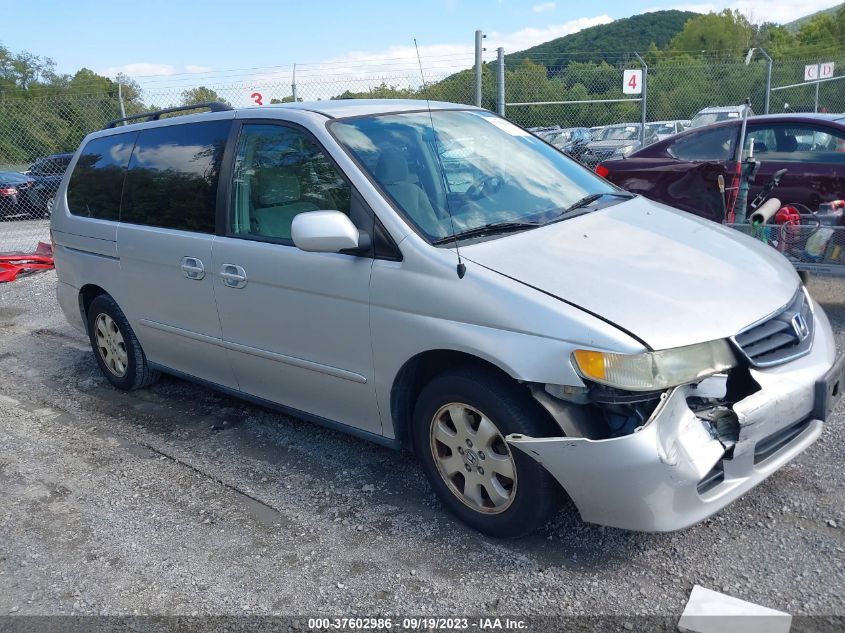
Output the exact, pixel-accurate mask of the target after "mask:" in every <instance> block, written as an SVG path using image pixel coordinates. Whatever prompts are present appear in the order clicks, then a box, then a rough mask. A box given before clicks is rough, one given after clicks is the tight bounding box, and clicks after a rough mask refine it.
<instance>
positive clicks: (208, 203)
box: [120, 120, 231, 233]
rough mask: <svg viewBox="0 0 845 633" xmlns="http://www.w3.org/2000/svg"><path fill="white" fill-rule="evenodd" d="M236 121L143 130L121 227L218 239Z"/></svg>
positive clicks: (129, 176) (134, 154)
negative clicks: (222, 182) (220, 196)
mask: <svg viewBox="0 0 845 633" xmlns="http://www.w3.org/2000/svg"><path fill="white" fill-rule="evenodd" d="M230 127H231V121H228V120H227V121H207V122H203V123H186V124H182V125H169V126H166V127H158V128H151V129H147V130H142V131H141V132H140V134H139V135H138V142H137V143H136V145H135V151H134V152H132V159H131V160H130V161H129V171H128V172H127V175H126V190H125V192H124V195H123V209H122V212H121V216H120V220H121V222H128V223H131V224H145V225H148V226H160V227H163V228H168V229H179V230H182V231H194V232H197V233H214V223H215V215H216V208H217V183H218V181H219V179H220V164H221V162H222V160H223V150H224V148H225V147H226V138H227V136H228V135H229V128H230Z"/></svg>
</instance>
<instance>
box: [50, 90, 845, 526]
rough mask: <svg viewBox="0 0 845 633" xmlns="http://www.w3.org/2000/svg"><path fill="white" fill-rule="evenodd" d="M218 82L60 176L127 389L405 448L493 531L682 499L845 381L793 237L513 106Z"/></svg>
mask: <svg viewBox="0 0 845 633" xmlns="http://www.w3.org/2000/svg"><path fill="white" fill-rule="evenodd" d="M210 109H211V110H212V111H211V112H206V113H201V114H185V115H183V116H175V117H171V118H161V115H162V114H163V113H162V112H153V113H149V114H147V115H137V116H135V117H130V118H129V119H127V120H120V121H117V122H115V123H114V124H112V125H110V126H109V127H108V128H107V129H104V130H101V131H99V132H95V133H93V134H90V135H88V136H87V137H86V138H85V140H84V141H83V143H82V145H81V147H80V148H79V150H78V151H77V152H76V154H75V155H74V158H73V160H72V162H71V165H70V168H69V170H68V172H67V173H66V174H65V176H64V179H63V181H62V183H61V186H60V188H59V191H58V194H57V197H56V201H55V207H54V211H53V215H52V234H53V239H54V241H55V244H56V248H55V261H56V269H57V271H58V278H59V284H58V300H59V303H60V305H61V307H62V309H63V311H64V313H65V315H66V316H67V318H68V320H69V321H70V322H71V323H72V324H74V325H75V326H76V327H78V328H79V329H80V330H81V331H83V332H86V333H87V335H88V336H89V338H90V341H91V345H92V348H93V351H94V358H95V359H96V362H97V363H98V365H99V367H100V369H101V370H102V372H103V373H104V374H105V376H106V378H107V379H108V380H109V381H110V382H111V384H112V385H114V386H115V387H117V388H119V389H125V390H132V389H138V388H141V387H146V386H148V385H150V384H151V383H152V382H153V381H154V380H155V379H156V377H157V376H158V375H159V372H167V373H169V374H173V375H175V376H180V377H183V378H186V379H189V380H194V381H197V382H199V383H203V384H206V385H210V386H212V387H214V388H216V389H219V390H221V391H223V392H226V393H229V394H232V395H235V396H238V397H242V398H245V399H248V400H251V401H254V402H257V403H260V404H263V405H266V406H269V407H273V408H276V409H279V410H283V411H287V412H292V413H294V414H295V415H298V416H301V417H303V418H305V419H308V420H312V421H314V422H317V423H320V424H324V425H328V426H331V427H334V428H338V429H343V430H345V431H348V432H350V433H352V434H354V435H357V436H359V437H363V438H367V439H370V440H373V441H375V442H378V443H381V444H385V445H388V446H392V447H396V448H406V449H409V450H411V451H413V452H414V453H415V454H416V457H417V458H418V459H419V461H420V463H421V465H422V468H423V470H424V472H425V474H426V475H427V477H428V478H429V480H430V482H431V485H432V487H433V488H434V490H435V491H436V493H437V494H438V495H439V497H440V498H441V499H442V501H443V503H444V504H445V505H446V506H447V507H448V508H449V509H450V510H452V511H453V512H454V513H455V514H457V515H458V516H459V517H460V518H462V519H463V520H464V521H466V522H467V523H468V524H470V525H472V526H474V527H475V528H477V529H479V530H481V531H483V532H485V533H487V534H490V535H494V536H516V535H520V534H525V533H527V532H530V531H532V530H534V529H535V528H537V527H538V526H541V525H542V524H543V523H544V522H545V521H546V520H547V519H548V518H549V517H550V516H551V515H552V514H553V513H554V512H555V511H556V510H557V509H558V508H559V507H560V504H561V501H562V499H563V498H564V494H565V495H568V496H569V497H570V498H571V499H572V501H573V502H574V505H575V506H576V507H577V509H578V511H579V512H580V514H581V516H582V518H583V519H584V520H585V521H590V522H595V523H601V524H605V525H611V526H616V527H620V528H627V529H633V530H648V531H655V530H675V529H680V528H683V527H686V526H689V525H691V524H694V523H696V522H698V521H701V520H702V519H704V518H705V517H707V516H709V515H711V514H713V513H714V512H716V511H718V510H719V509H721V508H723V507H724V506H726V505H727V504H728V503H730V502H731V501H733V500H734V499H736V498H737V497H739V496H740V495H742V494H743V493H745V492H747V491H748V490H750V489H751V488H753V487H754V486H756V485H757V484H759V483H760V482H761V481H763V480H764V479H765V478H766V477H768V476H769V475H771V474H772V473H773V472H775V471H776V470H777V469H778V468H780V467H781V466H783V465H784V464H785V463H787V462H788V461H789V460H791V459H792V458H794V457H795V456H796V455H798V454H799V453H801V452H802V451H803V450H805V449H806V448H807V447H808V446H809V445H810V444H812V443H813V442H814V441H815V440H816V439H817V438H818V437H819V435H820V434H821V432H822V425H823V422H824V420H825V418H826V417H827V416H828V413H829V411H830V409H831V408H832V407H833V406H834V405H835V404H836V401H837V400H838V398H839V395H840V393H839V392H840V387H841V381H842V372H843V369H842V367H843V365H842V362H841V361H837V359H836V352H835V347H834V341H833V336H832V333H831V328H830V325H829V323H828V320H827V318H826V316H825V314H824V313H823V311H822V310H821V308H820V307H819V306H818V304H817V303H816V302H815V301H813V299H812V298H811V297H810V296H809V294H808V293H807V292H806V290H805V289H804V287H803V286H802V285H801V283H800V280H799V278H798V276H797V275H796V273H795V272H794V270H793V269H792V267H791V266H790V264H789V263H788V262H787V261H786V259H784V258H783V256H782V255H780V254H779V253H778V252H777V251H776V250H774V249H771V248H769V247H767V246H765V245H763V244H761V243H759V242H757V241H755V240H753V239H750V238H748V237H746V236H744V235H742V234H740V233H739V232H738V231H732V230H730V229H725V228H723V227H721V226H719V225H716V224H713V223H711V222H707V221H706V220H701V219H698V218H695V217H692V216H690V215H688V214H685V213H683V212H678V211H675V210H673V209H671V208H669V207H666V206H664V205H661V204H658V203H655V202H651V201H649V200H647V199H645V198H641V197H638V196H634V195H632V194H629V193H627V192H625V191H623V190H621V189H618V188H617V187H615V186H614V185H612V184H610V183H608V182H606V181H604V180H602V179H601V178H599V177H597V176H596V175H594V174H592V173H591V172H590V171H589V170H587V169H586V168H584V167H582V166H580V165H578V164H577V163H576V162H574V161H572V160H571V159H569V158H567V157H566V156H565V155H563V154H562V153H560V152H559V151H557V150H556V149H555V148H553V147H551V146H550V145H547V144H546V143H544V142H543V141H541V140H540V139H538V138H536V137H535V136H533V135H532V134H530V133H528V132H526V131H525V130H523V129H522V128H520V127H517V126H515V125H513V124H511V123H510V122H508V121H507V120H505V119H503V118H500V117H498V116H496V115H495V114H492V113H490V112H488V111H485V110H482V109H478V108H473V107H467V106H461V105H454V104H448V103H435V102H431V103H430V104H429V103H427V102H425V101H387V100H385V101H364V100H361V101H323V102H316V103H291V104H284V105H279V106H269V107H256V108H246V109H240V110H231V109H229V108H228V107H226V106H222V105H221V104H210ZM144 119H146V120H144ZM131 121H142V122H135V123H131V124H129V125H125V123H129V122H131ZM120 123H124V125H120Z"/></svg>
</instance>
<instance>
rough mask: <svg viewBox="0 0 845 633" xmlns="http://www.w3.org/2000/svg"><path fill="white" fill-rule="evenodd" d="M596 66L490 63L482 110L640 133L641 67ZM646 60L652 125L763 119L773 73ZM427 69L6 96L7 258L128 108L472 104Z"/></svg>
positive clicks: (796, 82)
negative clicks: (740, 108) (737, 113)
mask: <svg viewBox="0 0 845 633" xmlns="http://www.w3.org/2000/svg"><path fill="white" fill-rule="evenodd" d="M592 55H593V56H596V55H598V54H597V53H593V54H592ZM601 57H603V59H602V60H600V61H590V59H588V58H579V57H576V56H573V57H570V58H563V59H555V58H551V57H549V58H547V59H543V58H535V59H533V60H525V59H520V58H519V55H518V54H517V55H510V56H506V57H504V62H503V68H501V69H500V68H497V62H496V61H495V60H493V61H486V62H485V63H484V64H483V67H482V74H481V96H482V103H481V105H482V106H483V107H485V108H487V109H490V110H493V111H497V110H499V109H500V107H501V104H500V103H498V98H499V97H500V94H501V93H500V86H499V85H498V82H499V78H500V77H503V78H504V91H503V93H504V102H505V103H506V104H511V105H505V106H504V114H505V116H506V117H507V118H509V119H510V120H512V121H513V122H515V123H517V124H519V125H521V126H523V127H526V128H535V129H536V128H540V129H539V130H538V132H539V133H541V134H547V133H549V130H550V129H551V130H552V131H553V132H555V133H558V132H560V134H558V137H559V139H561V140H565V139H566V134H567V133H569V132H566V131H567V130H571V129H572V128H582V129H585V130H589V129H590V128H596V127H600V126H608V125H617V124H626V125H631V126H632V127H635V126H636V125H639V122H640V121H641V116H642V104H641V101H640V100H639V99H638V98H637V97H638V95H629V94H625V93H624V92H623V77H624V73H625V71H626V70H629V69H636V68H642V65H641V62H640V61H639V60H638V58H637V57H636V55H635V54H633V53H632V54H614V55H601ZM643 57H644V60H645V62H646V64H647V65H648V72H647V75H646V80H647V82H646V85H647V96H648V98H647V108H646V120H647V121H648V122H649V123H651V122H658V121H686V122H688V121H689V120H690V119H692V118H693V117H694V116H695V114H696V113H697V112H699V111H700V110H702V109H703V108H706V107H710V106H727V105H739V104H741V103H743V102H744V100H745V99H746V98H748V99H750V101H751V106H752V109H753V110H754V112H755V113H756V114H762V113H763V107H764V103H765V96H766V74H767V67H766V62H765V60H763V59H760V58H755V59H754V60H752V61H751V62H750V63H745V62H744V60H743V59H742V58H740V57H733V58H724V57H717V56H715V55H703V56H699V57H691V56H670V55H667V54H664V53H660V52H649V53H646V54H643ZM819 62H833V63H834V64H835V68H836V71H837V72H836V75H837V76H844V75H845V55H842V54H840V55H834V56H830V57H827V58H825V59H776V60H775V61H774V63H773V67H772V76H771V87H772V89H773V90H772V92H771V93H770V112H772V113H780V112H807V111H813V110H814V109H815V108H816V104H815V98H816V96H815V90H816V86H815V84H812V83H811V82H806V83H804V82H802V80H803V77H804V68H805V66H806V65H809V64H814V63H819ZM391 63H393V62H391ZM429 66H430V67H429V68H428V69H427V70H426V75H425V81H423V77H422V76H421V75H420V72H419V69H418V67H413V65H409V64H407V63H405V65H402V63H400V62H398V61H397V62H396V63H395V66H390V65H383V66H382V67H380V68H378V69H375V70H370V69H365V70H364V71H361V72H356V73H353V74H350V71H349V69H348V68H345V67H344V68H338V67H333V66H331V65H323V66H319V67H313V68H310V69H305V70H300V71H299V74H298V75H297V74H295V72H290V71H286V74H284V75H283V76H281V75H280V76H275V77H273V76H268V74H267V73H265V72H264V71H262V72H261V74H253V73H250V72H243V73H241V75H240V76H239V75H238V73H235V72H234V71H232V72H230V73H228V74H227V75H226V76H223V77H221V76H217V78H215V76H213V75H208V76H203V77H202V78H196V81H197V83H199V82H200V81H201V82H202V85H201V86H197V85H196V84H193V85H192V84H190V83H189V81H191V78H190V77H181V78H179V80H178V82H176V83H175V84H171V85H168V83H167V82H166V81H164V80H161V81H152V82H150V83H149V85H146V87H144V88H143V89H142V90H141V92H140V93H137V94H131V95H127V94H126V93H125V92H124V93H123V94H121V93H119V91H113V92H101V93H98V92H94V91H92V92H87V93H70V92H61V91H55V92H53V93H50V94H40V95H38V96H33V95H30V94H27V92H26V91H13V92H8V93H2V92H0V253H10V252H24V253H32V252H34V251H35V250H36V248H37V246H38V243H39V242H46V241H48V240H49V213H50V210H51V205H52V203H53V200H54V196H55V193H56V190H57V188H58V183H59V182H60V180H61V176H62V172H63V169H64V166H66V164H67V155H68V154H71V153H73V152H74V151H75V150H76V148H77V147H78V146H79V143H80V142H81V140H82V139H83V138H84V137H85V135H86V134H88V133H90V132H93V131H96V130H99V129H102V128H103V127H104V126H105V125H106V124H107V123H108V122H109V121H111V120H112V119H115V118H118V117H120V116H121V105H122V106H123V108H122V109H123V111H125V113H126V114H127V115H132V114H137V113H140V112H144V111H150V110H156V109H161V108H166V107H171V106H177V105H184V104H186V103H193V102H195V101H194V100H196V101H208V100H220V101H225V102H227V103H229V104H230V105H232V106H233V107H247V106H251V105H272V104H275V103H285V102H291V101H294V100H295V101H320V100H327V99H339V98H345V99H359V98H380V99H409V98H416V99H425V98H427V99H430V100H435V101H448V102H453V103H459V104H472V103H474V101H475V89H476V83H475V73H474V71H473V69H472V68H471V67H467V68H466V69H465V70H460V71H457V72H454V71H453V70H452V69H445V68H442V67H438V66H437V65H436V64H435V63H431V64H429ZM783 86H791V87H788V88H782V87H783ZM121 101H123V103H121ZM513 104H530V105H513ZM818 109H819V111H827V112H845V80H843V81H841V82H840V81H831V82H826V83H822V84H820V85H819V86H818ZM543 128H545V129H543ZM564 132H565V133H564ZM556 144H557V145H558V146H559V147H561V144H559V143H556ZM62 155H65V156H64V158H63V157H62ZM573 155H574V156H575V158H582V159H583V156H579V155H577V154H575V153H573ZM585 162H588V161H585ZM588 164H589V163H588Z"/></svg>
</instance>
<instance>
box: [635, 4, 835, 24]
mask: <svg viewBox="0 0 845 633" xmlns="http://www.w3.org/2000/svg"><path fill="white" fill-rule="evenodd" d="M840 2H841V0H803V1H802V2H772V0H729V1H728V2H702V3H687V4H673V5H671V6H663V7H652V8H649V9H646V10H645V11H644V12H643V13H651V12H654V11H661V10H664V9H678V10H679V11H695V12H696V13H710V12H711V11H714V12H719V11H721V10H722V9H737V10H738V11H740V12H741V13H742V14H743V15H745V16H746V17H747V18H748V19H749V20H751V22H754V23H755V24H759V23H761V22H777V23H778V24H785V23H787V22H792V21H793V20H796V19H798V18H801V17H804V16H805V15H809V14H811V13H815V12H816V11H821V10H822V9H829V8H830V7H835V6H836V5H838V4H840Z"/></svg>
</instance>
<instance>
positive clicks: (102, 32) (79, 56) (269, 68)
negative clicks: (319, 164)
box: [0, 0, 841, 94]
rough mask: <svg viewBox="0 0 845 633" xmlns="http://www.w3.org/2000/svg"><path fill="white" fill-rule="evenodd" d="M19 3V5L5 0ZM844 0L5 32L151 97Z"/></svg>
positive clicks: (546, 7)
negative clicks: (651, 16) (616, 24)
mask: <svg viewBox="0 0 845 633" xmlns="http://www.w3.org/2000/svg"><path fill="white" fill-rule="evenodd" d="M840 1H841V0H840ZM2 2H4V3H5V2H10V0H2ZM838 3H839V2H838V1H837V0H802V1H801V2H795V1H794V0H713V1H711V2H693V3H682V4H673V3H671V2H667V3H666V4H664V5H660V4H657V3H656V1H655V0H604V1H603V2H597V3H595V4H593V3H590V2H575V1H573V0H557V1H551V0H549V1H546V0H357V1H356V0H345V1H344V0H308V1H298V2H295V1H292V0H276V1H275V2H273V1H270V0H239V1H238V2H233V1H232V0H228V1H221V0H205V1H199V0H169V1H163V0H141V1H140V2H139V1H137V0H136V1H135V2H128V1H126V0H110V1H109V2H105V1H103V0H99V1H98V0H72V1H67V0H65V1H60V0H41V1H40V2H39V3H38V18H37V20H35V21H32V22H30V23H29V25H28V26H27V27H26V28H14V29H4V31H3V32H2V33H0V43H2V44H3V45H4V46H5V47H6V48H8V49H10V50H12V51H15V52H17V51H21V50H27V51H29V52H31V53H34V54H36V55H42V56H47V57H51V58H52V59H53V60H54V61H55V62H56V66H57V70H58V71H59V72H65V73H70V74H73V73H74V72H76V70H78V69H79V68H83V67H85V68H90V69H92V70H94V71H95V72H98V73H100V74H103V75H106V76H109V77H114V76H115V75H116V74H117V73H119V72H122V73H124V74H126V75H128V76H130V77H132V78H133V79H135V80H136V81H138V82H139V83H140V84H141V86H142V87H143V88H144V90H145V91H146V92H148V93H149V92H153V93H154V92H156V91H159V90H160V91H162V92H166V91H173V90H177V89H179V88H181V87H191V86H196V85H199V84H205V85H209V86H232V87H235V86H237V87H238V89H239V90H242V91H243V92H244V94H247V93H248V91H249V90H252V89H253V88H254V87H256V86H258V87H259V88H260V86H262V85H266V84H267V83H268V82H279V83H280V84H284V85H289V83H290V82H291V81H292V73H293V64H296V65H297V80H298V82H300V83H304V82H307V81H308V80H309V79H310V80H312V81H316V80H317V79H318V78H319V80H320V81H333V80H337V81H338V82H340V80H341V79H342V78H345V77H347V76H350V75H352V76H357V77H364V76H370V75H375V74H380V75H388V76H389V75H391V74H396V75H397V76H398V75H400V74H408V73H410V72H411V71H412V70H413V69H414V68H416V57H415V53H414V38H416V40H417V42H418V44H419V49H420V56H421V57H422V60H423V66H424V68H425V72H426V75H427V76H432V77H436V76H438V75H445V74H447V73H448V72H454V71H455V70H459V69H461V68H467V67H469V66H471V65H472V57H473V37H474V36H473V33H474V31H475V29H481V30H483V31H484V32H485V33H486V34H487V38H486V39H485V47H486V48H487V52H486V53H485V59H488V60H489V59H494V58H495V50H496V48H497V47H499V46H502V47H504V49H505V52H506V53H511V52H516V51H519V50H523V49H525V48H528V47H530V46H533V45H535V44H539V43H541V42H545V41H548V40H550V39H554V38H556V37H561V36H563V35H567V34H569V33H573V32H575V31H577V30H580V29H582V28H586V27H589V26H593V25H596V24H604V23H607V22H610V21H612V20H614V19H618V18H623V17H628V16H631V15H635V14H638V13H643V12H645V11H654V10H659V9H684V10H691V11H699V12H708V11H719V10H721V9H723V8H726V7H727V8H733V9H740V10H741V11H743V12H744V13H745V14H746V15H747V16H748V17H749V18H750V19H751V20H752V21H755V22H761V21H763V20H766V21H775V22H780V23H783V22H788V21H791V20H793V19H795V18H797V17H801V16H803V15H806V14H808V13H812V12H814V11H818V10H820V9H825V8H828V7H831V6H835V5H837V4H838Z"/></svg>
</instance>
